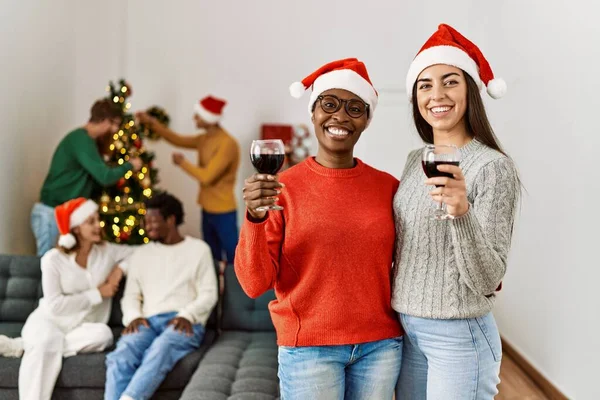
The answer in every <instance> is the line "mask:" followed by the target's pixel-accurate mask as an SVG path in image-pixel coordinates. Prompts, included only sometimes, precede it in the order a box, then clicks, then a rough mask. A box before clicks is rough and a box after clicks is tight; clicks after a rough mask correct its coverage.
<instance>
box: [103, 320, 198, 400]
mask: <svg viewBox="0 0 600 400" xmlns="http://www.w3.org/2000/svg"><path fill="white" fill-rule="evenodd" d="M176 315H177V313H175V312H172V313H166V314H159V315H155V316H152V317H150V318H148V322H149V325H150V327H149V328H146V327H145V326H143V325H141V326H140V328H139V331H138V332H137V333H132V334H129V335H123V336H122V337H121V338H120V339H119V342H118V343H117V348H116V349H115V350H114V351H113V352H112V353H110V354H108V356H106V389H105V392H104V399H105V400H118V399H119V398H120V397H121V396H122V395H127V396H129V397H131V398H133V399H135V400H142V399H149V398H150V397H152V395H153V394H154V392H155V391H156V389H158V387H159V386H160V384H161V383H162V381H163V380H164V379H165V376H167V374H168V373H169V372H170V371H171V370H172V369H173V367H174V366H175V364H176V363H177V361H179V360H180V359H182V358H183V357H185V356H186V355H188V354H189V353H191V352H192V351H194V350H195V349H197V348H198V347H200V344H201V343H202V339H203V338H204V326H202V324H197V325H193V328H194V334H193V335H192V336H187V335H186V334H185V333H181V332H177V331H175V330H174V329H173V326H170V325H169V326H168V325H167V324H168V323H169V321H171V320H172V319H173V318H175V316H176Z"/></svg>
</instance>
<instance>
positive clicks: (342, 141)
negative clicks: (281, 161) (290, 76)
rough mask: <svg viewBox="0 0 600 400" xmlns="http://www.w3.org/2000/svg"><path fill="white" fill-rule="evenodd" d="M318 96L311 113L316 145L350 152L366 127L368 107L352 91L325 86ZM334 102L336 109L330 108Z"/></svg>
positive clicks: (335, 150) (333, 105)
mask: <svg viewBox="0 0 600 400" xmlns="http://www.w3.org/2000/svg"><path fill="white" fill-rule="evenodd" d="M320 97H321V98H320V99H319V100H317V101H316V103H315V106H314V111H313V114H312V122H313V124H314V127H315V134H316V136H317V140H318V142H319V146H320V148H321V149H323V150H324V151H326V152H328V153H342V154H343V153H350V154H352V152H353V151H354V146H355V145H356V142H358V139H359V138H360V135H361V134H362V133H363V131H364V130H365V128H366V127H367V121H368V113H369V110H368V108H367V107H366V104H365V103H364V101H362V99H361V98H360V97H358V96H356V95H355V94H354V93H352V92H349V91H347V90H343V89H330V90H326V91H325V92H323V93H321V95H320ZM336 98H337V99H336ZM338 106H339V109H338V110H337V111H333V110H335V108H336V107H338ZM361 113H362V115H360V116H357V115H359V114H361Z"/></svg>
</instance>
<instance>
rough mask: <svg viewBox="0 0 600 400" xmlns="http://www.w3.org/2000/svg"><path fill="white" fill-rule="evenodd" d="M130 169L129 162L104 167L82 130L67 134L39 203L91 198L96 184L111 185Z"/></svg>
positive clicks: (93, 142)
mask: <svg viewBox="0 0 600 400" xmlns="http://www.w3.org/2000/svg"><path fill="white" fill-rule="evenodd" d="M130 169H131V164H130V163H128V162H127V163H124V164H123V165H120V166H118V167H109V166H108V165H106V163H105V162H104V160H103V159H102V156H101V155H100V152H99V151H98V146H97V145H96V142H95V141H94V139H92V138H91V137H90V135H88V133H87V131H86V130H85V129H83V128H78V129H75V130H74V131H72V132H70V133H69V134H68V135H67V136H65V137H64V139H63V140H62V141H61V142H60V143H59V145H58V147H57V148H56V151H55V152H54V155H53V156H52V162H51V163H50V170H49V171H48V175H47V176H46V179H45V181H44V185H43V186H42V191H41V195H40V199H41V202H42V203H44V204H46V205H48V206H50V207H56V206H57V205H59V204H62V203H64V202H65V201H68V200H71V199H74V198H77V197H85V198H89V197H90V196H91V195H92V191H93V189H94V187H96V186H97V185H101V186H110V185H113V184H114V183H116V182H117V181H118V180H119V179H120V178H121V177H122V176H124V175H125V173H126V172H127V171H128V170H130Z"/></svg>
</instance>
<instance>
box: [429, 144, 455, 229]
mask: <svg viewBox="0 0 600 400" xmlns="http://www.w3.org/2000/svg"><path fill="white" fill-rule="evenodd" d="M421 163H422V165H423V171H424V172H425V175H427V177H428V178H434V177H438V176H446V177H448V178H454V175H452V174H451V173H448V172H442V171H440V170H438V168H437V167H438V165H442V164H450V165H456V166H457V167H458V165H459V164H460V151H459V150H458V147H456V146H454V145H434V144H428V145H427V146H425V148H424V149H423V157H422V159H421ZM436 186H437V185H436ZM437 187H439V186H437ZM433 219H438V220H445V219H454V216H452V215H450V214H448V211H446V204H445V203H444V202H443V201H442V202H441V203H438V205H437V207H436V209H435V211H434V213H433Z"/></svg>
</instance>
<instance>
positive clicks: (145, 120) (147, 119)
mask: <svg viewBox="0 0 600 400" xmlns="http://www.w3.org/2000/svg"><path fill="white" fill-rule="evenodd" d="M135 119H137V121H138V122H139V123H141V124H147V125H150V127H151V128H152V127H153V126H154V124H155V123H157V122H158V120H157V119H156V118H154V117H153V116H151V115H150V114H148V113H147V112H144V111H138V112H136V113H135Z"/></svg>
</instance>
